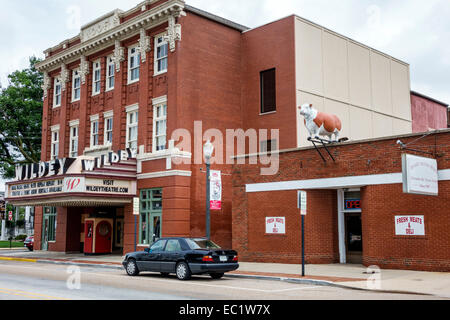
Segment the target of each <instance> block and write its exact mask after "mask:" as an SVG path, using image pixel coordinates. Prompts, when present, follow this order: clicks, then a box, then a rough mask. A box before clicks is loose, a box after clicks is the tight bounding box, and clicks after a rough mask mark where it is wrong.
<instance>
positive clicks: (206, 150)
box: [203, 140, 214, 240]
mask: <svg viewBox="0 0 450 320" xmlns="http://www.w3.org/2000/svg"><path fill="white" fill-rule="evenodd" d="M213 152H214V146H213V144H212V143H211V142H210V141H209V140H208V141H207V142H206V143H205V145H204V146H203V155H204V157H205V162H206V239H208V240H211V199H210V194H211V193H210V187H211V185H210V160H211V156H212V154H213Z"/></svg>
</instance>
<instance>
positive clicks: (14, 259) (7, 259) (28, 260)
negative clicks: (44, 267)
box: [0, 257, 37, 262]
mask: <svg viewBox="0 0 450 320" xmlns="http://www.w3.org/2000/svg"><path fill="white" fill-rule="evenodd" d="M1 260H3V261H21V262H37V259H25V258H11V257H0V261H1Z"/></svg>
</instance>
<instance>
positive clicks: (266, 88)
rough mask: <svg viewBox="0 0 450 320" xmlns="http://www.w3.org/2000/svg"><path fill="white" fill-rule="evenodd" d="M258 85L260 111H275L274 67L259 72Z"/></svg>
mask: <svg viewBox="0 0 450 320" xmlns="http://www.w3.org/2000/svg"><path fill="white" fill-rule="evenodd" d="M260 85H261V113H268V112H275V111H276V110H277V107H276V82H275V69H271V70H267V71H262V72H261V73H260Z"/></svg>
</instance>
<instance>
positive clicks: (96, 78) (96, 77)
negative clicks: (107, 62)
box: [92, 60, 102, 96]
mask: <svg viewBox="0 0 450 320" xmlns="http://www.w3.org/2000/svg"><path fill="white" fill-rule="evenodd" d="M101 71H102V68H101V64H100V60H97V61H95V62H94V65H93V68H92V95H93V96H94V95H96V94H99V93H100V90H101V86H100V85H101V82H100V81H101Z"/></svg>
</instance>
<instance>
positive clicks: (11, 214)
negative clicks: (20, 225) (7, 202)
mask: <svg viewBox="0 0 450 320" xmlns="http://www.w3.org/2000/svg"><path fill="white" fill-rule="evenodd" d="M12 220H13V212H12V211H9V212H8V221H12Z"/></svg>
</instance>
